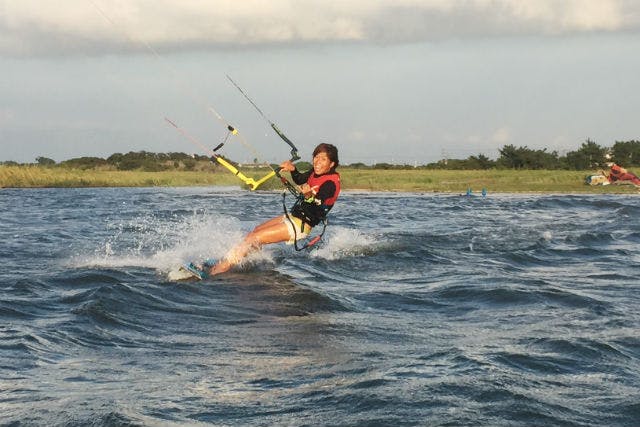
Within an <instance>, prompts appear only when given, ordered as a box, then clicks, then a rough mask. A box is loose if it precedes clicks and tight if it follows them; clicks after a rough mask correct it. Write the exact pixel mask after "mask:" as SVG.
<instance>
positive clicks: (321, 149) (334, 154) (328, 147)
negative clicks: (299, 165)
mask: <svg viewBox="0 0 640 427" xmlns="http://www.w3.org/2000/svg"><path fill="white" fill-rule="evenodd" d="M318 153H325V154H326V155H327V157H328V158H329V160H331V161H332V162H333V163H335V165H334V166H333V169H332V170H334V169H335V168H337V167H338V165H339V164H340V161H339V160H338V149H337V148H336V146H335V145H333V144H325V143H322V144H318V146H317V147H316V148H315V150H313V157H315V156H316V154H318Z"/></svg>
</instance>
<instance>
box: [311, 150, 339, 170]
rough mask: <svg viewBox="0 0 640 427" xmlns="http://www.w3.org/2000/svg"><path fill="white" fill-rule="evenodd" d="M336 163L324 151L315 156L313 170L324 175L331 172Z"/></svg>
mask: <svg viewBox="0 0 640 427" xmlns="http://www.w3.org/2000/svg"><path fill="white" fill-rule="evenodd" d="M335 165H336V164H335V163H334V162H332V161H331V160H330V159H329V156H328V155H327V153H325V152H324V151H321V152H319V153H318V154H316V155H315V156H313V171H314V172H315V174H316V175H323V174H325V173H328V172H330V171H331V169H333V167H334V166H335Z"/></svg>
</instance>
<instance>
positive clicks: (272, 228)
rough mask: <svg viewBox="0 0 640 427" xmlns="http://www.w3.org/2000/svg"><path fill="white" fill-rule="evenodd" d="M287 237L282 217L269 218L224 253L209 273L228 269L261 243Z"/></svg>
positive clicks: (277, 240) (222, 271)
mask: <svg viewBox="0 0 640 427" xmlns="http://www.w3.org/2000/svg"><path fill="white" fill-rule="evenodd" d="M289 238H290V237H289V228H288V227H287V224H285V223H284V221H283V220H282V217H277V218H273V219H270V220H269V221H266V222H264V223H262V224H260V225H259V226H257V227H256V228H254V229H253V231H251V232H250V233H249V234H247V235H246V237H245V238H244V240H243V241H242V242H241V243H239V244H238V245H236V246H235V247H234V248H233V249H231V250H230V251H229V252H228V253H227V255H225V257H224V259H222V260H221V261H220V262H218V263H217V264H216V265H214V266H213V267H211V269H210V270H209V274H210V275H212V276H213V275H216V274H220V273H224V272H226V271H229V269H230V268H231V267H233V266H234V265H236V264H238V263H240V261H242V260H243V259H244V257H246V256H247V255H248V254H249V253H250V252H252V251H254V250H256V249H259V248H260V247H261V246H262V245H267V244H270V243H279V242H286V241H288V240H289Z"/></svg>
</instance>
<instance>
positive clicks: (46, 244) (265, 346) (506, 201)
mask: <svg viewBox="0 0 640 427" xmlns="http://www.w3.org/2000/svg"><path fill="white" fill-rule="evenodd" d="M0 200H1V201H2V203H3V206H6V209H5V210H4V211H2V212H0V239H2V242H3V245H2V246H0V257H1V258H2V261H3V266H4V268H3V270H2V272H1V273H0V294H1V295H2V298H0V316H1V318H2V323H1V324H0V378H1V379H2V387H0V402H1V404H2V408H3V419H2V422H3V423H6V424H7V425H21V424H25V425H185V424H186V425H193V424H198V423H202V424H213V425H282V424H285V425H425V424H426V425H478V424H480V425H496V426H500V425H503V426H514V425H523V426H525V425H527V426H528V425H575V426H587V425H611V426H618V425H619V426H628V425H635V424H636V423H637V421H638V420H639V419H640V405H638V404H637V402H638V401H640V394H639V392H638V390H640V375H639V374H638V373H639V372H640V338H638V334H637V331H638V329H639V327H640V309H638V307H640V304H638V303H639V299H638V295H639V294H640V292H639V291H640V286H639V283H640V282H638V280H637V278H638V275H639V273H640V250H638V242H639V241H640V233H639V232H638V229H640V227H639V226H640V220H639V219H638V215H637V213H638V212H640V200H638V199H637V198H635V197H629V196H530V195H503V196H492V195H489V196H488V197H486V198H469V197H464V196H462V197H460V196H451V195H421V194H393V193H390V194H376V193H373V194H371V193H366V194H364V193H351V194H350V193H347V194H345V195H344V196H343V197H342V198H341V203H340V204H338V205H337V206H336V208H335V209H334V211H333V212H332V217H331V223H330V226H329V228H328V229H327V232H326V234H325V237H324V239H323V243H322V244H321V245H319V246H318V247H317V248H316V249H314V250H312V251H309V252H302V253H296V252H295V251H294V250H293V249H292V248H291V247H288V246H286V245H274V246H270V247H265V248H264V249H263V250H262V251H260V252H259V253H257V254H255V255H254V256H252V257H251V258H250V259H248V260H247V262H245V263H243V265H241V266H240V267H239V268H237V269H236V270H234V271H233V272H231V273H229V274H227V275H224V276H222V277H218V278H215V279H212V280H209V281H205V282H183V283H175V282H171V281H169V280H167V272H168V271H171V269H173V268H175V267H176V266H177V265H179V264H181V263H183V262H185V261H189V260H194V259H196V260H197V259H205V258H219V257H221V256H222V255H223V254H224V253H225V252H226V251H227V250H228V249H229V248H230V247H231V245H233V243H234V242H236V241H237V240H238V239H240V238H241V237H242V236H243V234H244V233H246V232H247V231H248V230H250V229H251V228H252V227H253V226H255V225H256V224H257V223H258V222H260V221H261V220H264V219H265V218H267V217H270V216H273V215H276V214H278V213H279V212H280V209H281V207H280V200H279V198H278V197H274V194H272V193H262V194H251V193H247V192H241V191H236V190H233V189H228V188H225V189H211V188H202V189H77V190H73V189H71V190H5V191H3V192H1V193H0ZM18 218H19V221H18Z"/></svg>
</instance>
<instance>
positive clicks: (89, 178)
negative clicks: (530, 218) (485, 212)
mask: <svg viewBox="0 0 640 427" xmlns="http://www.w3.org/2000/svg"><path fill="white" fill-rule="evenodd" d="M338 171H339V172H340V175H341V179H342V186H343V189H344V190H345V191H349V190H351V191H390V192H425V193H452V194H466V193H467V190H468V189H471V190H472V193H473V194H474V195H480V194H481V192H482V189H483V188H484V189H486V191H487V193H489V194H490V193H558V194H574V193H575V194H637V193H638V191H639V190H638V189H637V188H635V187H633V186H631V185H608V186H589V185H586V184H584V179H585V177H586V176H587V175H592V174H594V173H595V172H594V171H563V170H500V169H491V170H431V169H403V170H395V169H390V170H384V169H355V168H339V169H338ZM254 173H255V175H256V177H259V176H262V175H264V171H261V170H256V171H255V172H254ZM211 185H220V186H237V187H242V182H240V181H239V180H238V179H237V178H236V177H235V176H234V175H232V174H231V173H228V172H207V171H192V172H191V171H163V172H144V171H112V170H94V169H89V170H80V169H65V168H56V167H53V168H47V167H40V166H0V188H90V187H198V186H211ZM279 188H280V183H279V182H278V180H277V179H272V180H270V181H268V182H267V183H266V184H265V185H263V186H262V187H261V189H263V190H276V189H279Z"/></svg>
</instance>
